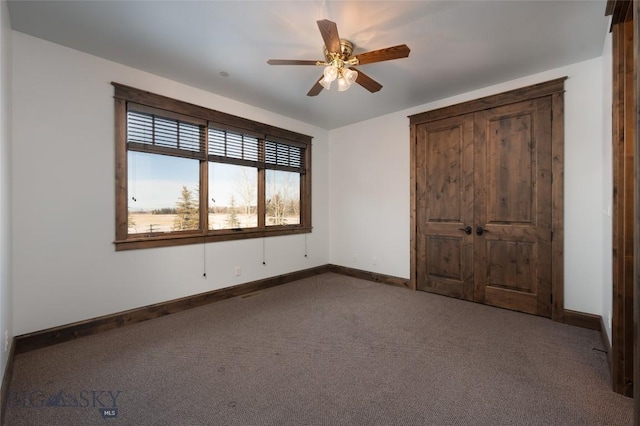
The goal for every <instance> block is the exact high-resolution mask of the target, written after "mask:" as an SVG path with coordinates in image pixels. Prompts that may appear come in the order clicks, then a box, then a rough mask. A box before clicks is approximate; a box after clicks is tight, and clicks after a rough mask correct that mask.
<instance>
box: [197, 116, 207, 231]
mask: <svg viewBox="0 0 640 426" xmlns="http://www.w3.org/2000/svg"><path fill="white" fill-rule="evenodd" d="M202 133H203V137H202V138H201V142H200V149H201V150H202V152H203V153H204V159H203V160H200V194H199V195H200V230H201V231H202V233H203V234H206V233H207V232H209V161H208V160H207V157H208V153H209V152H208V146H209V132H208V130H207V128H206V127H205V128H204V130H203V131H202Z"/></svg>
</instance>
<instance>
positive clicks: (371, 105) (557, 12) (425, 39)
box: [9, 0, 609, 129]
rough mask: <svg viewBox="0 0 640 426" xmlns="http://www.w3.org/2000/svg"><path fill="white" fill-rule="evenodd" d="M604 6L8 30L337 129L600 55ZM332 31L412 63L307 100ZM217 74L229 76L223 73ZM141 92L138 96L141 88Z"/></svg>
mask: <svg viewBox="0 0 640 426" xmlns="http://www.w3.org/2000/svg"><path fill="white" fill-rule="evenodd" d="M605 5H606V2H605V1H604V0H597V1H596V0H588V1H587V0H573V1H540V0H538V1H524V0H510V1H480V0H477V1H452V0H448V1H328V0H327V1H201V2H191V1H53V0H47V1H25V0H20V1H9V13H10V18H11V25H12V27H13V29H15V30H17V31H20V32H24V33H27V34H31V35H33V36H36V37H39V38H43V39H45V40H50V41H52V42H55V43H59V44H62V45H65V46H69V47H71V48H74V49H78V50H81V51H84V52H87V53H90V54H93V55H96V56H100V57H103V58H106V59H110V60H113V61H116V62H119V63H122V64H125V65H128V66H131V67H134V68H138V69H140V70H144V71H148V72H151V73H154V74H157V75H160V76H163V77H167V78H170V79H172V80H176V81H179V82H182V83H185V84H188V85H191V86H194V87H198V88H201V89H204V90H208V91H211V92H214V93H216V94H219V95H222V96H225V97H228V98H231V99H235V100H238V101H241V102H244V103H247V104H251V105H254V106H257V107H260V108H264V109H267V110H269V111H273V112H275V113H279V114H282V115H285V116H288V117H291V118H294V119H297V120H301V121H304V122H307V123H311V124H314V125H317V126H319V127H322V128H325V129H334V128H337V127H341V126H344V125H347V124H351V123H354V122H358V121H362V120H366V119H369V118H373V117H376V116H380V115H384V114H387V113H390V112H395V111H400V110H403V109H407V108H411V107H414V106H417V105H422V104H425V103H428V102H431V101H433V100H437V99H441V98H444V97H448V96H452V95H455V94H459V93H464V92H468V91H470V90H474V89H478V88H481V87H485V86H488V85H492V84H496V83H500V82H503V81H508V80H512V79H515V78H518V77H522V76H526V75H529V74H533V73H536V72H540V71H544V70H548V69H552V68H557V67H561V66H564V65H568V64H571V63H575V62H580V61H583V60H587V59H591V58H594V57H598V56H600V55H601V54H602V48H603V44H604V38H605V35H606V32H607V25H608V21H609V19H608V18H607V17H605V16H604V11H605ZM319 19H329V20H331V21H334V22H336V23H337V25H338V31H339V34H340V37H341V38H346V39H348V40H350V41H351V42H353V43H354V44H355V49H354V54H358V53H362V52H365V51H369V50H375V49H381V48H385V47H389V46H394V45H397V44H403V43H404V44H407V45H408V46H409V47H410V48H411V54H410V55H409V57H408V58H405V59H398V60H394V61H388V62H381V63H376V64H368V65H363V66H361V67H360V69H361V70H362V71H363V72H365V73H366V74H367V75H369V76H370V77H371V78H373V79H375V80H377V81H378V82H380V83H381V84H382V85H383V88H382V90H381V91H379V92H377V93H373V94H372V93H369V92H368V91H366V90H365V89H364V88H362V87H360V86H357V85H354V86H353V87H352V88H350V89H349V90H347V91H345V92H337V90H336V89H335V88H332V90H331V91H326V90H323V91H322V93H320V95H319V96H317V97H308V96H306V93H307V91H308V90H309V89H310V88H311V86H313V84H314V83H315V81H316V80H317V79H319V78H320V76H321V74H322V68H321V67H315V66H270V65H268V64H267V63H266V61H267V59H271V58H273V59H311V60H321V59H323V54H322V45H323V42H322V38H321V36H320V33H319V31H318V27H317V25H316V21H317V20H319ZM221 73H228V76H226V77H225V76H223V75H221ZM142 89H144V88H142Z"/></svg>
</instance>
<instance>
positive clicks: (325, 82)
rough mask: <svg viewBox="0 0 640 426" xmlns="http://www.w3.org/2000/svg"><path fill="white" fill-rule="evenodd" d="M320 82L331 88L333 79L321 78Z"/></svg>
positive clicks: (326, 87)
mask: <svg viewBox="0 0 640 426" xmlns="http://www.w3.org/2000/svg"><path fill="white" fill-rule="evenodd" d="M318 83H320V85H321V86H322V87H324V88H325V89H327V90H329V89H331V81H329V80H327V78H326V77H324V78H321V79H320V81H319V82H318Z"/></svg>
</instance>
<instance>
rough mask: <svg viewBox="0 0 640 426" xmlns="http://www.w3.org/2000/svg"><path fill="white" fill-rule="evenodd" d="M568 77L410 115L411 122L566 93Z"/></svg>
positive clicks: (426, 120) (438, 118)
mask: <svg viewBox="0 0 640 426" xmlns="http://www.w3.org/2000/svg"><path fill="white" fill-rule="evenodd" d="M566 79H567V77H561V78H556V79H555V80H550V81H547V82H545V83H538V84H534V85H531V86H526V87H522V88H520V89H515V90H510V91H508V92H503V93H498V94H496V95H491V96H487V97H484V98H480V99H474V100H472V101H467V102H463V103H461V104H456V105H451V106H447V107H443V108H438V109H434V110H431V111H426V112H422V113H419V114H414V115H410V116H409V124H410V125H414V124H420V123H427V122H429V121H436V120H440V119H443V118H449V117H455V116H456V115H464V114H469V113H472V112H478V111H483V110H485V109H490V108H495V107H499V106H503V105H508V104H515V103H518V102H522V101H529V100H533V99H536V98H541V97H543V96H550V95H553V94H558V93H560V94H561V93H564V81H565V80H566Z"/></svg>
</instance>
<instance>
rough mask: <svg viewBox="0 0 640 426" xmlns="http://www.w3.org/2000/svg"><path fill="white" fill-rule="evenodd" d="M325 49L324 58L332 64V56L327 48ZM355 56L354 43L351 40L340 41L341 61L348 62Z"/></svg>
mask: <svg viewBox="0 0 640 426" xmlns="http://www.w3.org/2000/svg"><path fill="white" fill-rule="evenodd" d="M323 47H324V57H325V58H326V59H327V62H331V60H332V58H331V54H330V53H329V51H328V50H327V46H323ZM352 54H353V43H351V42H350V41H349V40H345V39H342V38H341V39H340V55H341V56H340V59H342V60H343V61H347V60H348V59H349V58H350V57H351V55H352Z"/></svg>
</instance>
